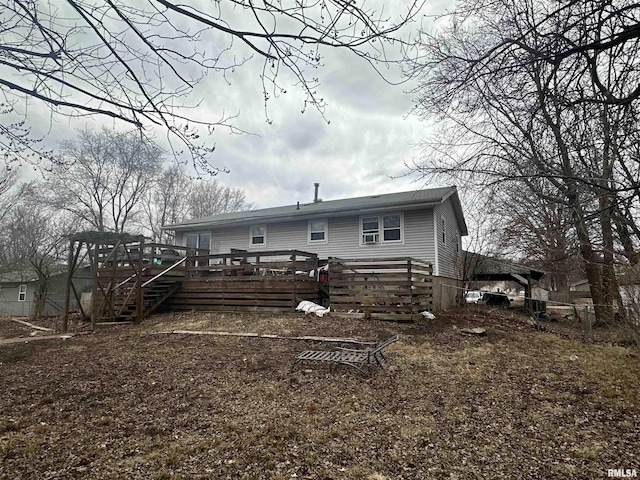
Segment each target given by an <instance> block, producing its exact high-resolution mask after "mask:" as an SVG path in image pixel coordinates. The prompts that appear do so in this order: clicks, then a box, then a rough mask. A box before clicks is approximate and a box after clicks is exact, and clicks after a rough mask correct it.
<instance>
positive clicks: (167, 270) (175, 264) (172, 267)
mask: <svg viewBox="0 0 640 480" xmlns="http://www.w3.org/2000/svg"><path fill="white" fill-rule="evenodd" d="M187 258H188V257H184V258H182V259H180V260H178V261H177V262H176V263H174V264H173V265H171V266H170V267H169V268H166V269H164V270H163V271H162V272H160V273H159V274H157V275H156V276H155V277H152V278H150V279H149V280H147V281H146V282H144V283H143V284H142V288H144V287H146V286H147V285H149V284H150V283H152V282H154V281H155V280H157V279H158V278H160V277H161V276H163V275H165V274H167V273H169V272H170V271H171V270H173V269H174V268H176V267H177V266H178V265H180V264H181V263H184V262H185V260H187Z"/></svg>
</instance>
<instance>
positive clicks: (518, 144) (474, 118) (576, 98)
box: [413, 0, 640, 321]
mask: <svg viewBox="0 0 640 480" xmlns="http://www.w3.org/2000/svg"><path fill="white" fill-rule="evenodd" d="M605 3H606V5H607V7H606V8H605V9H604V10H602V9H599V6H600V5H601V4H602V2H592V1H589V0H579V1H578V0H574V1H571V2H567V3H566V4H565V3H563V4H562V5H559V4H557V3H556V2H551V1H549V2H546V1H543V2H538V1H535V2H534V1H531V0H529V1H524V2H521V1H515V0H498V1H490V2H489V1H484V0H477V1H474V0H469V1H466V2H463V3H462V4H461V6H460V8H459V10H458V11H457V12H456V13H455V14H453V16H452V17H451V18H450V22H449V23H448V24H447V26H445V27H444V28H443V30H442V31H441V32H440V33H439V34H438V35H434V36H424V37H423V44H422V45H423V53H424V54H423V55H422V56H421V57H420V58H419V59H418V60H417V61H416V62H415V63H414V70H413V73H415V74H417V75H418V76H420V79H421V85H420V87H419V88H418V90H417V91H418V92H419V94H420V102H419V104H418V106H417V111H418V113H419V114H421V115H424V116H431V115H435V116H436V117H437V118H438V120H439V121H440V122H441V125H442V130H443V132H444V136H443V137H439V138H435V139H434V141H433V142H432V143H429V144H427V145H426V149H425V152H426V154H427V155H428V159H427V161H426V162H425V163H424V164H421V165H417V166H416V168H417V169H418V170H419V171H420V172H422V173H424V174H425V175H438V174H445V175H452V176H455V177H457V178H458V179H462V180H463V181H464V182H467V183H469V184H476V185H482V186H484V187H486V186H487V185H489V186H492V187H494V188H496V189H506V191H507V192H511V195H519V196H520V197H525V196H530V197H533V198H535V199H536V200H537V202H539V203H542V204H544V205H545V207H546V206H551V207H553V206H554V205H555V206H556V207H557V208H560V209H563V210H565V211H566V212H568V214H569V215H570V218H571V228H572V230H573V232H574V234H575V236H576V238H577V242H578V245H579V251H580V254H581V257H582V259H583V261H584V266H585V270H586V273H587V277H588V279H589V283H590V286H591V293H592V297H593V300H594V303H595V304H596V315H597V317H598V318H599V319H600V320H605V321H606V320H608V319H610V318H612V312H613V310H612V305H613V302H614V301H615V300H616V299H615V298H614V297H615V294H616V292H617V291H618V289H617V286H616V278H615V271H614V268H613V262H612V258H613V252H614V248H615V245H614V240H613V236H612V232H613V228H612V216H611V214H612V212H613V211H614V207H615V206H616V202H617V197H618V196H619V195H620V194H621V193H623V192H626V191H628V190H629V189H631V190H637V183H635V182H631V184H629V183H625V182H624V178H625V177H624V176H623V175H621V174H620V168H621V165H620V162H621V161H622V159H627V160H629V159H632V158H633V152H632V150H630V148H629V145H628V142H625V141H624V136H623V135H622V132H623V131H624V128H625V125H626V124H629V123H630V120H631V119H633V118H635V113H633V110H634V108H635V105H634V100H635V97H634V95H635V94H634V92H633V91H630V90H629V88H634V87H633V86H634V85H638V83H639V80H640V75H639V74H638V71H639V69H638V68H637V67H638V65H637V63H638V61H639V60H638V58H639V57H638V55H637V54H638V41H637V38H635V37H634V38H629V39H628V41H627V40H625V41H622V39H623V38H626V37H624V35H622V34H621V33H620V32H621V29H622V30H624V28H625V27H624V26H625V25H627V24H628V23H629V22H630V21H631V19H633V18H635V17H634V15H636V14H638V11H637V10H638V9H635V10H633V12H631V8H630V7H631V4H630V3H628V2H615V3H614V2H605ZM593 12H599V13H600V14H602V15H603V16H602V17H601V18H600V19H599V21H600V22H601V24H600V25H599V26H597V27H598V28H596V29H595V31H594V30H593V29H591V27H593V26H594V25H593V21H592V20H593V19H592V18H591V17H590V14H591V13H593ZM605 14H606V15H605ZM605 32H609V33H607V34H606V35H608V36H606V38H608V39H609V40H611V42H613V43H610V42H609V40H605ZM594 35H595V36H596V37H593V36H594ZM594 38H595V40H594ZM576 42H577V45H579V46H580V48H577V49H576V48H574V47H575V45H576ZM594 70H595V71H594ZM630 86H631V87H630ZM627 178H628V177H627ZM515 198H517V196H516V197H515ZM556 207H553V208H556ZM618 296H619V294H618Z"/></svg>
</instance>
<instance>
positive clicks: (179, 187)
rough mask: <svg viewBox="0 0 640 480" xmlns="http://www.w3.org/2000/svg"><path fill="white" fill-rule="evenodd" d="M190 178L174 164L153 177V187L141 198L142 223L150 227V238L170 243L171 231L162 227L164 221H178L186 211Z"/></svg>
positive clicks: (189, 193) (190, 183)
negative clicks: (154, 178)
mask: <svg viewBox="0 0 640 480" xmlns="http://www.w3.org/2000/svg"><path fill="white" fill-rule="evenodd" d="M192 183H193V180H192V179H191V178H190V177H187V176H186V175H185V174H184V173H183V172H182V171H181V170H180V167H179V166H177V165H173V166H171V167H169V168H167V169H165V170H163V171H162V172H161V173H160V175H158V176H157V177H156V180H155V183H154V185H153V188H151V189H150V190H149V191H148V192H147V193H146V195H145V198H144V200H143V202H142V210H143V212H144V213H143V216H142V219H141V227H142V229H143V230H147V231H150V233H151V238H152V239H153V241H154V242H158V243H171V242H172V240H173V234H172V232H168V231H166V230H162V226H163V225H168V224H171V223H178V222H180V221H182V220H184V219H185V217H186V215H187V212H188V211H189V206H188V205H189V196H190V195H191V190H192Z"/></svg>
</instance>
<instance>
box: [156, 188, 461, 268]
mask: <svg viewBox="0 0 640 480" xmlns="http://www.w3.org/2000/svg"><path fill="white" fill-rule="evenodd" d="M317 187H318V185H317V184H316V193H315V198H314V201H313V202H310V203H300V202H298V203H297V204H295V205H288V206H283V207H273V208H263V209H257V210H250V211H244V212H234V213H225V214H220V215H214V216H211V217H206V218H196V219H192V220H187V221H184V222H181V223H177V224H173V225H167V226H165V227H163V228H164V229H166V230H171V231H174V232H175V235H176V237H175V238H176V240H175V243H176V245H181V246H185V247H189V248H200V249H205V250H207V251H209V252H210V253H212V254H216V253H229V252H230V251H231V250H232V249H243V250H247V251H248V252H251V251H265V250H289V249H292V250H300V251H306V252H312V253H315V254H317V255H318V258H319V259H320V260H326V259H328V258H330V257H339V258H348V259H361V258H389V257H401V256H402V257H414V258H418V259H421V260H424V261H427V262H429V263H431V264H432V265H433V274H434V275H435V276H439V277H446V278H451V279H458V278H459V273H458V268H457V265H456V260H457V257H458V255H459V254H461V252H462V246H461V237H462V236H466V235H467V226H466V223H465V220H464V215H463V213H462V206H461V204H460V199H459V197H458V191H457V189H456V187H444V188H431V189H424V190H417V191H410V192H402V193H391V194H383V195H370V196H366V197H357V198H347V199H342V200H330V201H322V200H320V199H319V198H318V188H317Z"/></svg>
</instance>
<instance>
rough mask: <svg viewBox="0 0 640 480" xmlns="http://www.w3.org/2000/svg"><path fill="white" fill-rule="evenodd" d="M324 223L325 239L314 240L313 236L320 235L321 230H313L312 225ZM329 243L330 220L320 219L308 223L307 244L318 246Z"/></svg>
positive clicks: (323, 232)
mask: <svg viewBox="0 0 640 480" xmlns="http://www.w3.org/2000/svg"><path fill="white" fill-rule="evenodd" d="M320 222H322V223H323V224H324V229H323V230H322V234H323V238H322V239H315V240H314V239H313V238H311V236H312V235H313V234H314V233H320V231H319V230H313V229H312V227H311V225H312V224H313V223H320ZM328 242H329V220H328V219H326V218H318V219H315V220H309V221H308V222H307V243H309V244H318V243H328Z"/></svg>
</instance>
